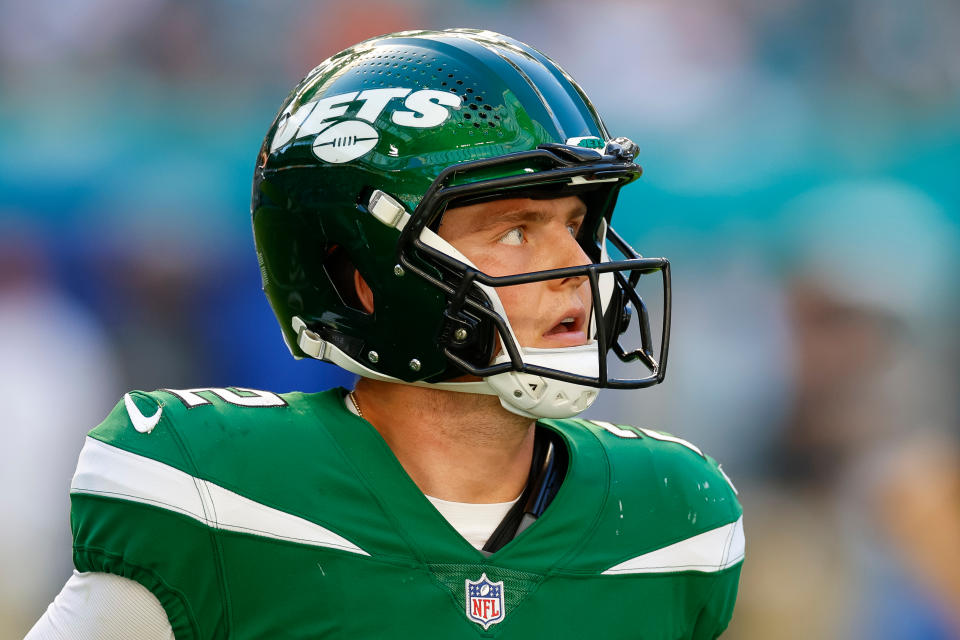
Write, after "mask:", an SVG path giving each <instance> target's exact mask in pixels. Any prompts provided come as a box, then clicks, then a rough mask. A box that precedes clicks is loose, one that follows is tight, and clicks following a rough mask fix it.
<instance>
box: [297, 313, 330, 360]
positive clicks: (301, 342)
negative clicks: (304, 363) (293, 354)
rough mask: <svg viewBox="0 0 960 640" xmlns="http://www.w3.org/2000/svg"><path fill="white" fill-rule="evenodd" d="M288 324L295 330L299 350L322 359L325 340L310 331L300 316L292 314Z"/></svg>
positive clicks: (324, 350)
mask: <svg viewBox="0 0 960 640" xmlns="http://www.w3.org/2000/svg"><path fill="white" fill-rule="evenodd" d="M290 324H291V325H292V326H293V330H294V331H296V332H297V346H298V347H300V350H301V351H303V352H304V353H305V354H307V355H308V356H310V357H311V358H316V359H317V360H323V356H324V354H325V353H326V351H327V341H326V340H324V339H323V338H321V337H320V336H319V335H317V333H316V332H315V331H311V330H310V328H309V327H307V323H306V322H304V321H303V318H301V317H300V316H293V320H291V321H290Z"/></svg>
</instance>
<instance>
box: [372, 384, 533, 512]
mask: <svg viewBox="0 0 960 640" xmlns="http://www.w3.org/2000/svg"><path fill="white" fill-rule="evenodd" d="M354 394H355V397H356V400H357V402H358V404H359V407H360V410H361V411H362V413H363V417H364V419H366V420H367V421H368V422H370V424H372V425H373V426H374V427H375V428H376V429H377V431H379V432H380V435H382V436H383V439H384V440H386V442H387V444H388V445H389V446H390V448H391V449H392V450H393V453H394V455H396V456H397V459H398V460H399V461H400V464H401V465H403V468H404V469H405V470H406V472H407V474H408V475H409V476H410V477H411V478H412V479H413V481H414V482H415V483H416V485H417V486H418V487H419V488H420V490H421V491H423V492H424V493H426V494H427V495H430V496H433V497H435V498H440V499H442V500H450V501H454V502H476V503H481V502H487V503H490V502H506V501H508V500H513V499H514V498H516V497H517V496H518V495H520V493H521V492H522V491H523V488H524V486H525V485H526V482H527V476H528V474H529V472H530V459H531V456H532V455H533V439H534V422H533V421H531V420H530V419H529V418H523V417H521V416H517V415H514V414H512V413H510V412H508V411H506V410H505V409H504V408H503V407H502V406H500V401H499V399H498V398H497V397H496V396H481V395H474V394H466V393H455V392H452V391H439V390H436V389H427V388H422V387H410V386H406V385H399V384H392V383H386V382H377V381H374V380H368V379H361V380H360V382H358V383H357V388H356V391H355V392H354Z"/></svg>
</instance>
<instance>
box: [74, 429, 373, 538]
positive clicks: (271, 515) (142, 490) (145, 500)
mask: <svg viewBox="0 0 960 640" xmlns="http://www.w3.org/2000/svg"><path fill="white" fill-rule="evenodd" d="M70 492H71V493H87V494H92V495H99V496H106V497H110V498H117V499H119V500H129V501H131V502H139V503H142V504H149V505H153V506H155V507H159V508H161V509H166V510H167V511H175V512H177V513H181V514H183V515H185V516H189V517H191V518H193V519H194V520H198V521H199V522H201V523H203V524H205V525H207V526H208V527H212V528H214V529H222V530H225V531H237V532H240V533H248V534H251V535H255V536H261V537H265V538H273V539H276V540H287V541H290V542H297V543H300V544H307V545H313V546H317V547H330V548H334V549H341V550H343V551H349V552H351V553H358V554H361V555H365V556H366V555H370V554H369V553H367V552H366V551H364V550H363V549H361V548H360V547H358V546H357V545H355V544H353V543H352V542H350V541H349V540H347V539H345V538H343V537H341V536H339V535H337V534H335V533H334V532H332V531H330V530H329V529H325V528H323V527H321V526H320V525H318V524H315V523H313V522H310V521H309V520H304V519H303V518H300V517H297V516H294V515H291V514H289V513H285V512H283V511H280V510H279V509H274V508H273V507H268V506H267V505H265V504H261V503H259V502H256V501H254V500H251V499H249V498H245V497H243V496H241V495H239V494H237V493H234V492H232V491H230V490H228V489H225V488H223V487H221V486H219V485H216V484H214V483H212V482H208V481H206V480H201V479H200V478H195V477H193V476H191V475H190V474H188V473H185V472H183V471H181V470H179V469H176V468H174V467H171V466H170V465H167V464H164V463H162V462H158V461H156V460H152V459H150V458H147V457H144V456H140V455H137V454H135V453H130V452H129V451H125V450H123V449H120V448H118V447H114V446H112V445H109V444H106V443H104V442H101V441H99V440H97V439H95V438H90V437H88V438H87V440H86V443H85V444H84V445H83V451H81V452H80V461H79V462H78V463H77V471H76V473H75V474H74V475H73V482H72V483H71V485H70Z"/></svg>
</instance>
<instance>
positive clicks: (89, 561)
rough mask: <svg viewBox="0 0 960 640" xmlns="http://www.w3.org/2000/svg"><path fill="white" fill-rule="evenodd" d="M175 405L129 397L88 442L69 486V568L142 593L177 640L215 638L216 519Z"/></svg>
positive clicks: (221, 625) (219, 609)
mask: <svg viewBox="0 0 960 640" xmlns="http://www.w3.org/2000/svg"><path fill="white" fill-rule="evenodd" d="M176 409H177V408H176V407H168V406H166V405H165V404H164V401H163V399H162V396H161V395H159V394H156V395H154V394H145V393H140V392H133V393H130V394H127V396H125V398H124V401H122V402H120V403H119V404H118V405H117V406H116V407H115V408H114V410H113V411H112V412H111V413H110V415H109V416H108V417H107V419H106V420H105V421H104V422H103V423H101V424H100V426H98V427H97V428H96V429H94V430H93V431H91V432H90V433H89V435H88V436H87V439H86V442H85V444H84V447H83V450H82V451H81V453H80V459H79V462H78V464H77V470H76V473H75V474H74V477H73V481H72V483H71V489H70V493H71V496H70V497H71V516H70V519H71V528H72V532H73V560H74V565H75V566H76V568H77V570H78V571H80V572H103V573H109V574H113V575H116V576H121V577H124V578H129V579H131V580H134V581H136V582H138V583H140V584H141V585H143V586H144V587H146V588H147V589H148V590H149V591H150V592H151V593H153V595H154V596H156V598H157V599H158V600H159V602H160V604H161V605H162V606H163V609H164V610H165V612H166V614H167V618H168V619H169V622H170V624H171V626H172V629H173V632H174V634H175V636H176V637H177V638H178V640H182V639H183V638H216V637H222V636H223V635H225V633H226V632H225V622H224V621H225V620H226V619H227V616H226V612H225V606H224V603H223V600H224V599H223V597H222V594H221V587H220V580H219V577H218V576H219V564H220V563H219V556H218V541H217V538H216V536H215V535H214V532H213V531H211V530H210V529H209V528H208V527H207V526H205V523H206V522H208V521H209V520H210V519H211V518H214V517H215V515H214V514H211V513H209V510H210V509H211V508H212V501H211V500H210V499H209V497H208V496H205V495H204V488H205V485H204V483H203V481H201V480H199V479H198V478H197V477H196V472H195V467H194V464H193V461H192V460H191V458H190V455H189V452H188V450H187V449H186V447H185V446H184V444H183V441H182V439H181V438H180V436H179V435H178V432H177V429H176V427H175V423H176V421H177V411H176ZM180 412H181V413H182V409H180Z"/></svg>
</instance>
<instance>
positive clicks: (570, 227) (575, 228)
mask: <svg viewBox="0 0 960 640" xmlns="http://www.w3.org/2000/svg"><path fill="white" fill-rule="evenodd" d="M567 231H569V232H570V235H571V236H573V237H574V238H576V237H577V232H578V231H580V225H579V224H574V223H572V222H571V223H570V224H568V225H567Z"/></svg>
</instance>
